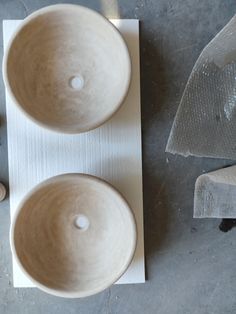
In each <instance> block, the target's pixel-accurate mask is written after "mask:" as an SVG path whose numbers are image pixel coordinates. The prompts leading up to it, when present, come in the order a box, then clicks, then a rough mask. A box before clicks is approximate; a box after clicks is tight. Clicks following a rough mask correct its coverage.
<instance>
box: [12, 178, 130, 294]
mask: <svg viewBox="0 0 236 314" xmlns="http://www.w3.org/2000/svg"><path fill="white" fill-rule="evenodd" d="M13 229H14V232H13V245H14V248H15V253H16V256H17V259H18V261H19V262H20V264H21V266H22V267H23V269H24V270H25V271H26V272H27V273H28V274H29V275H30V277H31V278H32V279H33V280H35V281H36V283H39V284H40V285H42V286H41V288H43V287H45V288H46V289H49V290H51V291H53V292H52V293H53V294H58V293H60V292H61V293H65V294H67V295H68V296H73V294H75V296H86V295H90V294H93V293H96V292H98V291H101V290H103V289H105V288H107V287H108V286H110V285H111V284H112V283H114V281H116V280H117V279H118V278H119V277H120V276H121V275H122V273H123V272H124V271H125V270H126V268H127V267H128V265H129V263H130V261H131V260H132V257H133V253H134V248H135V243H136V229H135V223H134V218H133V215H132V213H131V210H130V209H129V207H128V205H127V203H126V202H125V201H124V199H123V198H122V197H121V196H120V195H119V194H118V193H117V192H116V191H115V190H114V189H113V188H111V187H110V186H109V185H108V184H106V183H104V182H103V181H100V180H98V179H96V178H93V177H90V176H85V175H63V176H59V177H55V178H52V179H49V180H48V181H46V182H45V183H43V184H41V185H40V186H39V187H38V188H36V190H35V191H34V192H32V193H31V195H30V196H29V197H28V198H27V199H26V200H25V201H24V202H23V204H22V205H21V206H20V210H19V212H18V215H17V217H16V220H15V225H14V227H13ZM49 292H50V291H49Z"/></svg>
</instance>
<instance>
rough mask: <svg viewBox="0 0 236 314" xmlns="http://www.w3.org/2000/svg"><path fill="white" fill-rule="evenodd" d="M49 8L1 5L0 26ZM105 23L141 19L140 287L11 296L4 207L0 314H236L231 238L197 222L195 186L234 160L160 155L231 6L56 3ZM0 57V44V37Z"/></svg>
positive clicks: (0, 111) (1, 207)
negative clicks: (68, 295) (90, 12)
mask: <svg viewBox="0 0 236 314" xmlns="http://www.w3.org/2000/svg"><path fill="white" fill-rule="evenodd" d="M57 2H63V1H58V0H57V1H54V0H51V1H50V0H41V1H40V0H31V1H30V0H8V1H7V0H0V16H1V19H11V18H12V19H22V18H24V17H25V16H26V15H27V14H28V13H30V12H32V11H34V10H36V9H38V8H40V7H43V6H45V5H48V4H53V3H57ZM64 2H72V3H79V4H86V5H87V6H89V7H91V8H93V9H96V10H98V11H99V12H102V13H104V14H106V15H107V16H109V17H117V15H118V14H119V15H120V16H121V17H122V18H139V19H140V20H141V76H142V128H143V174H144V176H143V181H144V217H145V245H146V267H147V283H146V284H140V285H126V286H114V287H112V288H111V289H109V290H107V291H104V292H103V293H100V294H98V295H96V296H93V297H89V298H87V299H83V300H79V299H77V300H67V299H59V298H56V297H53V296H49V295H47V294H45V293H43V292H40V291H39V290H37V289H14V288H13V287H12V265H11V255H10V248H9V241H8V232H9V222H10V220H9V202H8V200H6V201H4V202H3V203H0V313H1V314H5V313H6V314H15V313H17V314H28V313H29V314H39V313H44V314H47V313H48V314H54V313H55V314H56V313H57V314H70V313H82V314H87V313H88V314H90V313H91V314H110V313H112V314H141V313H145V314H156V313H157V314H159V313H160V314H170V313H171V314H187V313H189V314H211V313H212V314H222V313H223V314H229V313H236V297H235V296H236V262H235V257H236V230H234V229H232V230H231V231H230V232H228V233H222V232H220V231H219V230H218V225H219V223H220V221H219V220H217V219H205V220H195V219H193V218H192V214H193V192H194V182H195V179H196V178H197V176H199V175H200V174H202V173H203V172H204V171H210V170H214V169H217V168H220V167H222V166H225V165H232V164H234V163H235V162H233V161H226V160H217V159H209V158H208V159H207V158H194V157H190V158H184V157H180V156H172V155H167V154H165V153H164V150H165V145H166V142H167V138H168V135H169V132H170V128H171V125H172V122H173V119H174V115H175V113H176V110H177V107H178V103H179V101H180V97H181V94H182V92H183V89H184V86H185V83H186V81H187V78H188V76H189V74H190V72H191V69H192V67H193V65H194V62H195V60H196V59H197V57H198V55H199V53H200V52H201V50H202V49H203V47H204V46H205V45H206V44H207V43H208V42H209V40H210V39H212V38H213V37H214V35H215V34H216V33H217V32H218V31H219V30H220V29H221V28H222V27H223V26H224V25H225V24H226V23H227V22H228V21H229V19H230V18H231V17H232V16H233V15H234V13H235V12H236V2H235V1H233V0H227V1H222V0H204V1H203V0H170V1H167V0H159V1H158V0H141V1H134V0H129V1H125V0H120V1H118V2H116V1H109V0H97V1H95V0H88V1H85V0H84V1H64ZM0 38H1V39H0V46H1V49H0V58H1V59H2V36H0ZM0 89H1V93H0V117H1V120H0V123H1V125H0V180H2V181H3V182H5V183H6V184H7V182H8V168H7V137H6V121H5V101H4V88H3V82H2V80H1V81H0Z"/></svg>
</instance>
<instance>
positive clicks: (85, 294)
mask: <svg viewBox="0 0 236 314" xmlns="http://www.w3.org/2000/svg"><path fill="white" fill-rule="evenodd" d="M74 177H78V178H87V179H90V180H92V181H93V182H97V183H100V184H102V185H103V186H105V187H107V188H109V189H110V190H111V191H112V192H113V193H115V194H116V196H118V198H119V199H120V200H121V201H122V202H123V204H124V208H125V210H126V211H127V213H128V215H129V217H130V222H131V225H130V230H131V228H132V237H133V241H132V242H133V243H132V247H131V250H130V254H129V258H128V260H127V262H126V263H125V264H124V265H123V267H122V269H121V270H120V271H119V273H118V275H117V276H116V277H115V278H113V279H112V280H111V281H110V282H109V283H108V284H104V285H100V286H99V287H98V288H95V289H91V290H86V291H78V292H74V291H67V292H66V291H62V290H57V289H53V288H48V287H47V286H46V285H44V284H42V283H40V282H39V281H37V280H36V279H35V278H34V277H32V276H31V275H30V274H29V273H28V272H27V270H26V269H25V268H24V266H23V264H22V263H21V261H20V259H19V258H18V254H17V251H16V247H15V241H14V236H15V226H16V223H17V219H18V216H19V214H20V212H21V209H22V206H23V205H24V203H25V202H26V201H27V200H28V199H29V198H30V197H31V196H33V194H34V193H35V192H37V191H39V190H40V189H41V188H42V187H44V186H45V185H47V184H49V185H50V184H51V183H53V182H57V181H58V180H60V179H62V180H63V179H66V178H69V179H70V178H74ZM137 237H138V235H137V225H136V220H135V216H134V213H133V211H132V209H131V207H130V205H129V204H128V202H127V201H126V199H125V198H124V197H123V195H122V194H121V193H120V192H119V191H118V190H117V189H116V188H114V187H113V186H112V185H111V184H110V183H108V182H107V181H105V180H104V179H101V178H99V177H97V176H94V175H90V174H84V173H65V174H60V175H56V176H53V177H50V178H48V179H46V180H43V181H42V182H40V183H39V184H37V185H36V186H35V187H34V188H32V189H31V190H30V191H29V192H28V193H26V195H25V196H24V197H23V199H22V200H21V202H20V203H19V205H18V206H17V209H16V212H15V213H14V215H13V218H12V221H11V225H10V248H11V252H12V255H13V257H14V259H15V261H16V264H17V266H18V267H19V268H20V270H21V271H22V273H23V274H24V275H25V276H26V277H27V278H28V279H30V280H31V281H32V283H33V284H34V285H35V286H36V287H37V288H38V289H40V290H42V291H44V292H46V293H48V294H51V295H54V296H57V297H63V298H83V297H88V296H91V295H94V294H97V293H99V292H102V291H103V290H105V289H107V288H109V287H110V286H111V285H113V284H114V283H115V282H116V281H117V280H118V279H120V277H121V276H122V275H123V274H124V273H125V271H126V270H127V269H128V267H129V266H130V264H131V263H132V261H133V258H134V255H135V251H136V247H137Z"/></svg>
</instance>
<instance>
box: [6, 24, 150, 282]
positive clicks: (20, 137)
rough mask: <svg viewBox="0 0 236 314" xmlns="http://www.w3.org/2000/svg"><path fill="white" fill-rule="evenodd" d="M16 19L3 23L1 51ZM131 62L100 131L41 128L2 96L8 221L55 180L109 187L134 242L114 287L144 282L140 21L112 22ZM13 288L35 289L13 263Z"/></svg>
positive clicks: (7, 97) (8, 99) (13, 27)
mask: <svg viewBox="0 0 236 314" xmlns="http://www.w3.org/2000/svg"><path fill="white" fill-rule="evenodd" d="M20 22H21V21H20V20H4V21H3V40H4V49H6V45H7V43H8V40H9V38H10V37H11V35H12V33H13V32H14V30H15V29H16V27H17V26H18V25H19V24H20ZM112 23H114V24H115V25H116V27H117V28H118V29H119V30H120V32H121V33H122V35H123V37H124V39H125V41H126V43H127V45H128V49H129V52H130V55H131V59H132V79H131V85H130V89H129V93H128V96H127V98H126V100H125V102H124V104H123V105H122V107H121V109H120V110H119V111H118V112H117V113H116V114H115V116H114V117H113V118H112V119H111V120H109V121H108V122H107V123H105V124H104V125H103V126H101V127H99V128H97V129H95V130H93V131H90V132H87V133H83V134H79V135H64V134H59V133H54V132H51V131H48V130H46V129H44V128H41V127H39V126H37V125H36V124H34V123H33V122H31V121H30V120H29V119H28V118H26V117H25V116H24V115H23V114H22V113H21V112H20V111H19V109H18V108H17V107H16V105H15V104H14V103H13V102H12V100H11V99H10V98H9V95H8V94H7V92H6V112H7V136H8V162H9V186H10V208H11V217H12V216H13V215H14V212H15V210H16V208H17V206H18V204H19V202H20V201H21V199H22V198H23V197H24V195H25V194H26V193H27V192H28V191H29V190H30V189H31V188H33V187H34V186H35V185H36V184H38V183H39V182H41V181H43V180H44V179H46V178H49V177H52V176H54V175H58V174H62V173H68V172H83V173H88V174H93V175H96V176H99V177H101V178H103V179H105V180H107V181H108V182H110V183H111V184H113V185H114V186H115V187H116V188H117V189H118V190H119V191H120V192H121V193H122V194H123V195H124V196H125V198H126V199H127V201H128V202H129V204H130V205H131V207H132V209H133V211H134V214H135V217H136V222H137V230H138V243H137V249H136V253H135V256H134V259H133V262H132V263H131V265H130V267H129V268H128V270H127V271H126V273H125V274H124V275H123V276H122V278H121V279H120V280H119V281H118V282H117V283H141V282H145V269H144V240H143V197H142V150H141V111H140V65H139V21H138V20H112ZM13 281H14V286H15V287H33V286H34V285H33V283H32V282H31V281H30V280H29V279H27V278H26V277H25V275H24V274H23V273H22V272H21V270H20V269H19V267H18V265H17V264H16V263H15V261H14V260H13Z"/></svg>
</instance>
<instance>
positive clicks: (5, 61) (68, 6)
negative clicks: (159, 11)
mask: <svg viewBox="0 0 236 314" xmlns="http://www.w3.org/2000/svg"><path fill="white" fill-rule="evenodd" d="M63 9H73V10H79V11H81V10H84V11H87V12H90V13H92V14H94V15H96V16H98V17H100V18H101V20H103V21H105V22H106V23H107V26H109V27H111V28H112V29H113V30H114V33H116V35H118V37H119V38H120V41H121V43H122V46H123V51H124V55H125V57H126V59H127V64H128V67H127V73H126V75H127V81H126V86H125V89H124V92H123V95H122V97H121V98H120V100H119V102H117V104H116V106H114V108H113V110H112V111H111V112H110V113H109V114H107V115H106V116H104V117H103V119H100V121H98V122H96V123H93V124H90V126H89V127H87V128H83V129H81V130H79V131H70V130H68V129H63V128H61V127H59V126H51V125H50V124H47V123H44V122H43V121H39V120H38V119H36V118H34V117H33V116H32V115H30V114H29V113H28V112H27V111H26V110H25V109H24V108H23V106H22V105H21V104H20V102H19V101H18V100H17V99H16V97H15V95H14V92H13V91H12V88H11V85H10V82H9V79H8V71H7V69H8V57H9V53H10V50H11V47H12V44H13V42H14V40H15V39H16V37H17V35H18V34H19V33H20V32H21V30H22V29H23V28H24V27H25V25H27V24H28V23H29V22H30V21H32V20H34V19H35V18H37V17H38V16H40V15H42V14H44V13H49V12H53V11H57V10H63ZM131 71H132V64H131V57H130V53H129V49H128V46H127V44H126V42H125V39H124V38H123V36H122V34H121V32H120V31H119V30H118V28H117V27H116V26H115V25H114V24H112V22H111V21H110V20H109V19H108V18H106V17H105V16H104V15H102V14H101V13H99V12H97V11H95V10H92V9H90V8H88V7H85V6H82V5H79V4H69V3H68V4H67V3H62V4H53V5H49V6H46V7H43V8H41V9H38V10H36V11H34V12H32V13H31V14H29V15H28V16H27V17H26V18H24V19H23V20H22V21H21V23H20V25H18V26H17V27H16V29H15V31H14V32H13V34H12V36H11V37H10V40H9V42H8V44H7V46H6V48H5V51H4V53H3V60H2V77H3V82H4V84H5V87H6V89H7V92H8V94H9V96H10V98H11V100H12V101H13V103H14V104H15V105H16V106H17V108H18V109H19V110H20V111H21V112H22V113H23V114H24V115H25V116H26V117H28V119H30V120H31V121H32V122H34V123H35V124H36V125H38V126H40V127H43V128H45V129H47V130H50V131H53V132H57V133H64V134H80V133H84V132H88V131H90V130H93V129H96V128H98V127H99V126H101V125H103V124H104V123H105V122H107V121H108V120H109V119H110V118H112V117H113V116H114V114H115V113H116V112H117V111H118V110H119V109H120V107H121V105H122V104H123V102H124V100H125V98H126V97H127V94H128V91H129V87H130V84H131Z"/></svg>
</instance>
